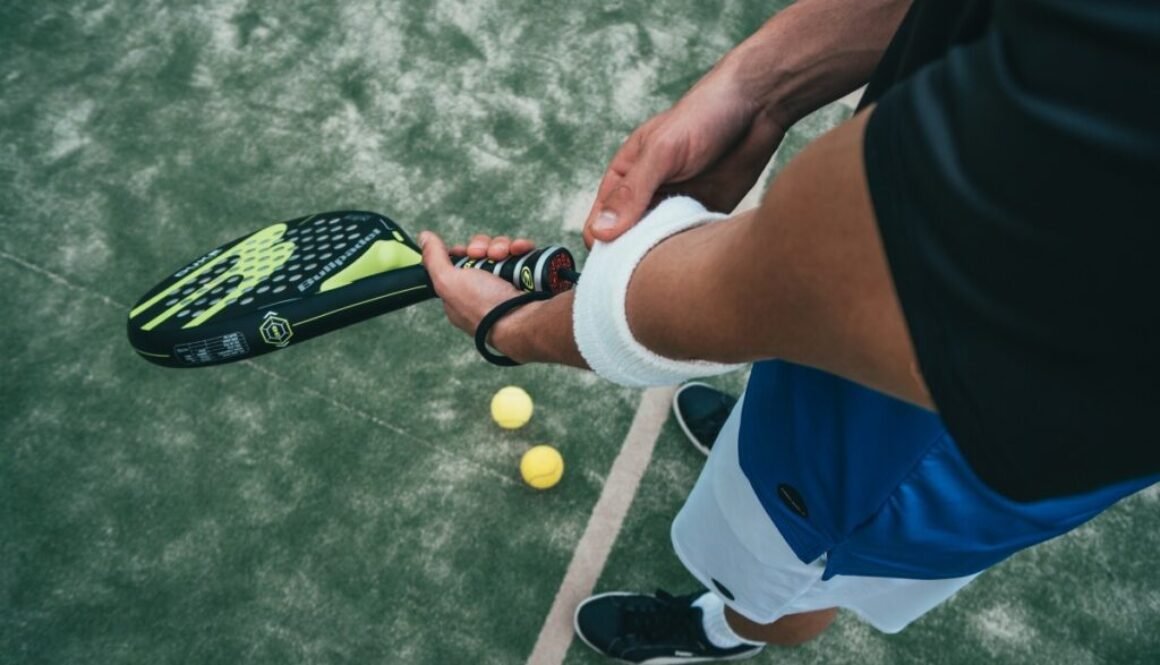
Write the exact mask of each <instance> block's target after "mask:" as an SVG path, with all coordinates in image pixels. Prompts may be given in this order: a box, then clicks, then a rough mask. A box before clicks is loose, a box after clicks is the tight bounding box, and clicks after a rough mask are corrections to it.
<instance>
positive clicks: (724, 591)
mask: <svg viewBox="0 0 1160 665" xmlns="http://www.w3.org/2000/svg"><path fill="white" fill-rule="evenodd" d="M709 579H711V580H713V586H715V587H717V592H718V593H720V594H721V595H722V596H725V597H726V598H728V599H729V600H737V599H736V598H734V597H733V592H732V591H730V590H729V587H727V586H725V585H724V584H721V583H720V582H718V581H717V580H716V579H714V578H712V577H710V578H709Z"/></svg>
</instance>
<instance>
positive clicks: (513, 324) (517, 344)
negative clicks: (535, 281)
mask: <svg viewBox="0 0 1160 665" xmlns="http://www.w3.org/2000/svg"><path fill="white" fill-rule="evenodd" d="M543 306H544V302H542V301H541V302H530V303H528V304H526V305H523V306H522V307H519V308H517V309H515V310H512V311H511V312H509V313H508V314H507V315H506V316H504V317H503V318H501V319H500V320H499V321H496V322H495V325H494V326H492V328H491V334H490V335H489V336H488V344H489V345H490V346H491V348H493V349H495V350H496V351H499V352H500V353H502V354H503V355H505V356H507V357H509V358H511V359H512V360H515V361H516V362H518V363H520V364H524V363H528V362H533V361H535V360H538V358H537V356H536V354H535V349H534V343H535V335H531V334H528V331H530V330H532V325H531V322H532V321H534V320H535V318H536V314H535V313H536V310H537V309H539V308H541V307H543Z"/></svg>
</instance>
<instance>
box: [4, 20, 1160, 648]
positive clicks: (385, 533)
mask: <svg viewBox="0 0 1160 665" xmlns="http://www.w3.org/2000/svg"><path fill="white" fill-rule="evenodd" d="M784 4H786V3H785V2H774V3H758V2H752V1H748V0H746V1H741V0H738V1H726V2H719V3H702V2H694V1H693V0H657V1H655V2H650V3H635V2H615V1H608V2H590V1H587V0H580V1H577V2H571V3H566V4H559V5H546V4H543V3H537V2H527V1H517V2H499V1H497V0H478V1H473V2H468V1H466V0H464V1H462V2H443V1H439V2H435V1H430V2H428V1H418V0H416V1H413V2H408V1H402V0H399V1H394V2H390V1H385V0H352V1H349V2H340V3H317V2H303V1H301V0H290V1H284V2H273V1H265V2H261V1H254V0H207V1H205V2H199V3H179V2H174V1H168V2H163V1H160V0H153V1H149V0H108V1H105V0H74V1H71V2H70V1H61V2H43V3H5V4H4V6H3V7H0V225H2V226H0V230H2V232H0V279H2V280H3V284H4V285H5V288H4V289H3V290H2V291H0V311H2V313H3V321H4V325H3V326H0V344H2V347H0V348H3V350H4V353H3V355H2V356H0V663H5V664H8V663H11V664H21V665H22V664H25V663H28V664H32V663H59V664H69V665H72V664H74V663H93V664H97V663H101V664H103V663H149V664H158V663H255V664H269V665H275V664H277V665H287V664H292V663H408V664H410V663H415V664H430V665H435V664H443V663H496V664H519V663H524V662H526V661H527V659H528V657H529V654H531V653H532V649H533V646H534V645H535V643H536V640H537V636H538V635H539V634H540V631H541V627H542V626H543V625H544V621H545V617H547V616H548V613H549V609H550V608H551V606H552V602H553V599H554V598H555V597H556V594H557V592H558V590H559V588H560V585H561V582H562V580H563V579H564V576H565V571H566V570H567V569H568V566H569V563H570V562H571V561H572V560H573V556H574V553H575V551H576V548H577V545H578V543H579V542H580V540H581V536H582V534H584V532H585V529H586V527H587V525H588V523H589V517H590V515H591V514H592V512H593V510H594V507H595V506H596V504H597V501H598V499H599V497H600V496H601V493H602V491H603V490H604V489H605V480H606V479H607V478H609V477H610V472H611V470H612V464H613V460H614V459H616V457H617V454H618V452H619V451H620V449H621V445H622V443H623V442H624V439H625V436H626V434H627V432H628V430H629V426H630V424H631V423H632V422H633V418H634V415H635V414H636V410H637V407H638V403H639V401H640V393H639V392H637V391H631V390H627V389H620V388H616V387H613V386H610V385H607V384H604V383H602V382H600V381H599V380H597V379H595V378H594V377H592V376H590V375H586V374H583V373H579V372H574V371H570V370H564V369H555V368H545V367H527V368H518V369H512V370H499V369H495V368H492V367H490V366H488V365H487V364H485V363H484V362H483V361H482V360H481V359H479V358H478V357H477V356H476V355H475V352H474V350H473V349H472V347H471V344H470V343H469V341H468V340H467V338H466V337H464V336H462V335H460V334H459V333H458V332H456V331H454V330H452V329H451V328H450V327H449V326H448V325H446V323H445V322H444V321H443V319H442V313H441V309H440V307H439V306H438V304H437V303H426V304H424V305H421V306H418V307H415V308H412V309H410V310H407V311H404V312H400V313H397V314H395V315H392V316H389V317H384V318H382V319H379V320H376V321H372V322H368V323H365V324H363V325H361V326H358V327H355V328H351V329H348V330H346V331H343V332H340V333H337V334H334V335H331V336H329V337H326V338H324V339H319V340H314V341H311V342H308V343H307V344H304V345H302V346H299V347H296V348H294V349H291V350H288V351H287V352H285V353H278V354H273V355H269V356H265V357H262V358H259V359H256V360H254V361H252V362H248V363H244V364H238V365H232V366H225V367H220V368H215V369H204V370H196V371H179V370H166V369H161V368H158V367H155V366H152V365H149V364H147V363H145V362H144V361H142V360H141V359H139V358H137V357H136V356H135V355H134V354H133V352H132V351H131V350H130V348H129V346H128V345H127V343H126V341H125V335H124V325H125V317H126V314H127V311H128V308H129V306H130V305H131V304H132V303H133V301H135V300H136V298H137V297H138V296H139V295H140V294H141V293H142V292H143V291H144V290H145V289H146V288H148V287H149V286H151V285H152V284H153V283H154V282H155V281H156V280H157V279H158V278H160V277H161V276H163V275H164V274H166V273H167V272H168V271H170V270H172V269H175V268H177V267H179V266H180V265H181V264H182V263H183V262H184V261H186V260H188V259H190V258H193V257H194V256H196V255H198V254H199V253H200V252H201V251H202V250H204V249H207V248H209V247H213V246H215V245H217V244H220V243H221V242H224V241H226V240H229V239H231V238H234V237H237V236H239V235H241V234H243V233H247V232H250V231H252V230H254V229H256V228H258V227H260V226H261V225H263V224H266V223H269V222H272V221H275V220H280V219H289V218H292V217H296V216H299V215H302V214H305V213H308V212H315V211H322V210H331V209H341V208H364V209H370V210H377V211H380V212H383V213H386V214H388V215H390V216H391V217H393V218H394V219H396V220H397V221H398V222H400V223H401V224H403V225H404V227H406V228H407V229H409V230H411V231H412V232H415V233H417V232H418V231H419V230H421V229H424V228H427V229H432V230H435V231H438V232H441V233H443V234H445V235H446V236H448V237H449V238H450V239H455V240H463V239H465V238H466V237H467V236H468V234H470V233H472V232H474V231H477V230H480V231H490V232H504V233H511V234H523V235H528V236H531V237H533V238H536V239H537V240H540V241H545V242H547V241H557V242H562V243H564V244H566V245H568V246H570V247H573V248H575V249H580V248H581V247H582V243H581V241H580V237H579V233H578V228H579V223H580V222H581V221H582V217H583V215H584V214H585V213H586V212H587V205H588V203H589V202H590V197H591V192H592V191H593V189H594V187H595V184H596V181H597V179H598V178H599V175H600V173H601V171H602V169H603V167H604V165H605V163H606V160H607V159H608V158H609V157H610V156H611V154H612V152H613V151H614V150H615V148H616V147H617V145H618V144H619V141H620V140H621V139H622V138H623V137H624V136H625V135H626V134H627V133H628V132H629V131H630V130H631V129H632V128H633V127H634V126H636V125H637V124H638V123H639V122H641V121H643V120H644V119H645V118H647V117H648V116H649V115H650V114H652V113H655V112H657V111H660V110H662V109H664V108H666V107H667V106H668V105H669V104H671V103H672V102H673V101H674V100H675V99H676V98H677V97H678V96H679V95H680V93H681V92H682V91H683V90H685V89H686V88H687V87H688V86H689V85H691V84H692V83H693V82H694V81H695V80H696V79H697V78H698V76H699V75H700V74H701V73H702V72H703V71H705V70H706V69H707V68H708V67H709V66H711V64H712V63H713V62H714V61H715V59H716V58H717V57H719V56H720V55H721V54H722V53H724V52H725V51H726V50H727V49H728V48H729V47H730V46H731V45H732V44H734V43H736V42H737V41H739V40H741V39H742V38H744V36H746V35H747V34H748V33H749V32H751V31H752V30H754V29H755V28H756V27H757V26H758V25H759V24H760V23H761V21H762V20H763V19H764V18H766V17H767V15H769V14H771V13H772V12H773V11H774V10H775V9H776V8H777V7H780V6H783V5H784ZM849 113H850V111H849V108H848V107H847V106H844V105H841V104H838V105H834V106H832V107H829V108H827V109H824V110H823V111H821V112H819V113H818V114H815V115H814V116H812V117H811V118H809V119H808V120H807V121H805V122H803V123H802V125H801V126H800V127H799V128H798V129H797V130H795V132H794V133H793V134H791V136H790V137H789V139H788V140H787V142H786V144H785V146H784V147H783V150H782V153H781V154H780V156H779V158H778V164H781V163H784V160H785V159H787V158H788V157H789V156H790V155H792V154H793V153H794V152H795V151H797V150H799V149H800V148H801V146H802V145H804V144H805V143H806V142H807V141H808V140H809V139H810V138H812V137H813V136H816V135H817V134H819V133H820V132H822V131H824V130H825V129H826V128H828V127H830V126H832V125H834V124H835V123H837V122H840V121H841V120H842V119H843V118H844V117H846V116H848V114H849ZM775 177H776V176H775ZM743 378H744V377H742V376H728V377H723V378H722V379H720V383H721V384H722V385H726V386H729V387H730V388H732V389H739V388H740V386H741V385H742V382H743ZM508 383H517V384H520V385H522V386H524V387H525V388H527V389H528V391H529V392H530V393H531V394H532V395H533V396H534V397H535V399H536V409H537V410H536V415H535V417H534V418H533V420H532V423H531V424H530V425H529V426H528V427H527V428H525V429H522V430H519V431H516V432H511V433H509V432H504V431H501V430H499V429H498V428H497V427H495V426H494V425H492V424H491V422H490V421H489V419H488V417H487V403H488V399H489V398H490V396H491V394H492V393H493V392H494V391H495V390H497V389H498V388H500V387H502V386H503V385H506V384H508ZM544 442H551V443H553V444H554V445H556V446H557V447H558V448H559V449H560V450H561V451H562V452H563V454H564V456H565V459H566V463H567V472H566V474H565V477H564V480H563V482H562V483H561V484H560V486H558V487H557V488H555V489H553V490H551V491H549V492H543V493H537V492H535V491H533V490H530V489H528V488H526V487H524V486H523V485H522V484H521V483H520V482H519V479H518V473H517V470H516V467H517V463H518V459H519V455H520V454H521V453H522V452H523V451H524V450H525V449H527V448H528V447H529V446H531V445H534V444H537V443H544ZM701 461H702V459H701V458H700V457H699V456H698V454H697V453H695V452H694V451H693V450H692V449H691V448H689V447H688V446H687V445H686V444H685V443H684V441H683V438H682V436H681V434H680V432H679V429H678V428H677V427H676V426H675V425H674V424H673V423H672V422H669V423H667V424H665V425H664V426H663V427H662V428H661V431H660V436H659V438H658V439H657V440H656V447H655V451H654V453H653V455H652V459H651V462H650V463H649V464H648V467H647V471H646V472H645V473H644V476H643V479H642V481H641V484H640V487H639V489H638V490H637V492H636V495H635V500H633V501H632V503H631V506H630V507H629V508H628V511H627V517H626V519H625V521H624V524H623V527H622V529H621V530H620V532H619V536H618V537H617V538H616V540H615V543H614V544H613V546H612V550H611V554H610V556H609V558H608V561H607V564H606V566H604V568H603V572H602V573H601V574H600V575H599V577H598V578H597V580H596V588H597V590H612V589H617V588H625V587H628V588H635V589H644V590H652V589H653V588H656V587H658V586H659V587H664V588H667V589H669V590H670V591H674V592H683V591H687V590H689V589H691V588H692V587H691V584H692V582H691V579H690V578H689V577H687V576H686V575H685V574H684V572H683V571H682V570H681V568H680V565H679V564H678V562H677V561H676V558H675V556H674V555H673V554H672V553H671V550H670V549H669V546H668V536H667V529H668V523H669V520H670V519H671V518H672V516H673V515H674V513H675V512H676V510H677V509H678V507H679V505H680V503H681V500H682V498H683V496H684V494H685V493H686V492H687V491H688V489H689V487H690V486H691V484H692V483H693V481H694V479H695V478H696V474H697V472H698V469H699V467H700V464H701ZM1158 515H1160V492H1158V491H1157V488H1152V489H1151V490H1149V491H1147V492H1144V493H1143V494H1142V495H1140V496H1137V497H1134V498H1133V499H1131V500H1128V501H1126V502H1124V503H1123V504H1122V505H1120V506H1118V507H1117V508H1116V509H1114V510H1112V511H1111V512H1109V513H1108V514H1106V515H1104V516H1103V517H1101V518H1099V519H1097V520H1096V521H1094V522H1093V523H1091V524H1090V525H1088V526H1085V527H1084V528H1082V529H1081V530H1079V531H1078V532H1076V533H1074V534H1072V535H1070V536H1067V537H1064V538H1061V539H1059V540H1056V541H1054V542H1052V543H1049V544H1047V545H1045V546H1043V547H1040V548H1038V549H1036V550H1033V551H1031V552H1026V553H1024V554H1022V555H1019V556H1017V557H1015V558H1014V559H1013V560H1011V561H1010V562H1008V563H1006V564H1004V565H1002V566H1000V567H999V568H998V569H996V570H994V571H992V572H990V573H988V574H987V575H985V576H984V577H983V578H981V579H980V580H979V581H978V582H977V583H976V584H974V585H973V586H971V587H969V588H968V589H967V590H966V591H964V592H963V593H961V594H960V595H959V596H957V597H956V598H954V599H953V600H952V601H951V602H950V603H949V604H947V605H946V606H944V607H942V608H940V609H938V610H937V611H935V612H934V613H932V614H931V615H929V616H928V617H927V618H925V619H924V620H923V621H921V622H920V623H918V624H917V625H915V626H914V627H912V628H911V629H909V630H908V631H906V632H904V633H903V634H901V635H898V636H892V637H887V636H883V635H880V634H877V633H875V632H873V631H872V630H870V629H868V628H866V627H864V626H863V625H861V624H860V623H858V622H857V621H856V620H854V619H852V618H851V617H848V616H843V617H842V618H841V619H840V620H839V622H838V624H837V626H836V627H835V628H834V629H833V630H832V631H831V632H830V633H829V634H827V635H826V636H825V637H824V638H822V639H821V640H819V641H817V642H816V643H814V644H811V645H809V646H807V647H805V648H802V649H799V650H795V651H777V652H770V653H767V654H765V655H763V656H762V657H760V658H758V659H757V660H756V661H753V662H759V663H832V664H839V663H858V664H864V663H955V664H958V663H964V664H965V663H977V662H989V663H993V664H995V665H998V664H1005V663H1027V662H1044V663H1061V664H1062V663H1068V664H1071V663H1074V664H1080V663H1155V662H1160V573H1158V572H1157V570H1156V568H1155V566H1154V565H1152V564H1151V561H1152V559H1153V558H1154V556H1155V553H1156V551H1157V550H1158V549H1160V529H1157V526H1158V525H1160V518H1158ZM563 662H565V663H569V664H570V665H578V664H581V663H592V664H595V663H599V662H602V661H601V659H599V658H598V657H596V656H595V655H594V654H592V653H591V652H589V651H588V650H587V649H586V647H584V646H583V645H580V644H578V643H574V644H572V646H571V648H570V649H569V650H568V651H567V654H566V656H565V658H564V661H563ZM545 665H556V663H546V664H545Z"/></svg>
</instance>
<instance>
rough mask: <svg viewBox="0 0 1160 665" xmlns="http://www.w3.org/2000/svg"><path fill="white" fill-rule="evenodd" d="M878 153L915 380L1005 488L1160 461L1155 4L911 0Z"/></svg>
mask: <svg viewBox="0 0 1160 665" xmlns="http://www.w3.org/2000/svg"><path fill="white" fill-rule="evenodd" d="M870 102H874V103H876V104H877V108H876V109H875V110H874V113H873V115H872V116H871V119H870V122H869V124H868V126H867V130H866V137H865V165H866V172H867V177H868V180H869V185H870V193H871V197H872V199H873V202H874V208H875V213H876V217H877V220H878V226H879V229H880V233H881V236H882V240H883V243H884V246H885V249H886V255H887V258H888V261H889V263H890V268H891V272H892V273H893V277H894V282H895V286H896V288H897V291H898V296H899V299H900V301H901V303H902V308H903V311H904V313H905V316H906V320H907V325H908V327H909V329H910V333H911V336H912V337H913V339H914V343H915V349H916V353H917V355H918V360H919V364H920V365H921V368H922V372H923V376H924V377H925V379H926V382H927V384H928V386H929V388H930V391H931V395H932V397H933V399H934V401H935V404H936V405H937V407H938V409H939V413H940V415H941V416H942V418H943V421H944V422H945V423H946V425H947V428H948V429H949V430H950V432H951V434H952V436H954V438H955V440H956V442H957V443H958V445H959V447H960V448H961V450H962V451H963V453H964V455H965V456H966V458H967V460H968V461H969V462H970V464H971V466H972V468H973V469H974V470H975V472H976V473H977V474H978V475H979V476H980V477H981V478H982V479H983V480H984V481H985V482H986V483H987V484H988V485H990V486H991V487H992V488H994V489H996V490H998V491H999V492H1000V493H1002V494H1004V495H1006V496H1008V497H1010V498H1013V499H1016V500H1019V501H1031V500H1036V499H1043V498H1048V497H1053V496H1062V495H1068V494H1076V493H1079V492H1083V491H1087V490H1091V489H1094V488H1097V487H1101V486H1105V485H1108V484H1112V483H1115V482H1117V481H1120V480H1126V479H1129V478H1136V477H1141V476H1144V475H1149V474H1153V473H1157V472H1160V436H1158V435H1157V430H1156V426H1155V424H1154V422H1153V421H1155V420H1157V419H1160V294H1158V293H1157V288H1158V287H1160V3H1156V2H1152V1H1148V0H1137V1H1130V0H1099V1H1096V0H996V1H993V2H988V1H976V2H967V1H958V2H952V1H950V0H930V1H929V2H924V1H922V0H918V1H917V2H916V3H915V5H914V6H913V7H912V8H911V11H910V13H909V14H908V15H907V18H906V19H905V20H904V22H903V24H902V27H901V28H900V30H899V32H898V34H897V35H896V36H895V38H894V40H893V42H892V43H891V45H890V47H889V49H888V50H887V52H886V54H885V55H884V57H883V60H882V62H881V64H880V66H879V68H878V71H877V72H876V74H875V76H874V79H873V81H872V82H871V84H870V86H869V87H868V89H867V94H866V98H865V100H864V101H863V104H868V103H870Z"/></svg>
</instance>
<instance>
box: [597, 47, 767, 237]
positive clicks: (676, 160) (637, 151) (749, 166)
mask: <svg viewBox="0 0 1160 665" xmlns="http://www.w3.org/2000/svg"><path fill="white" fill-rule="evenodd" d="M784 135H785V128H783V127H782V126H781V125H780V124H779V123H778V122H777V121H776V120H775V119H774V118H773V116H772V115H771V114H770V113H768V112H766V110H765V108H764V107H763V106H762V104H761V102H760V100H759V99H758V98H757V95H756V94H755V93H754V92H753V91H752V90H746V89H745V88H744V86H743V85H742V84H741V82H740V81H739V80H738V79H737V77H736V75H735V66H734V65H733V63H731V62H727V61H722V62H721V63H720V64H718V66H717V67H715V68H714V69H713V71H711V72H709V74H707V75H706V76H705V77H704V78H703V79H701V81H700V82H698V83H697V85H695V86H693V88H692V90H690V91H689V92H688V93H686V94H685V96H684V97H683V98H682V99H681V100H680V101H679V102H677V104H676V105H675V106H673V107H672V108H671V109H669V110H667V111H664V112H663V113H660V114H659V115H656V116H654V117H653V118H652V119H650V120H648V121H647V122H645V123H644V124H643V125H641V126H640V127H639V128H637V130H636V131H634V132H633V133H632V134H631V135H630V136H629V137H628V139H627V140H626V141H625V142H624V145H622V146H621V148H620V150H619V151H617V153H616V155H615V156H614V157H613V158H612V162H611V163H610V164H609V167H608V170H607V172H605V174H604V178H603V180H602V181H601V183H600V189H599V190H598V192H597V195H596V202H595V204H594V205H593V206H592V210H591V212H589V213H588V219H587V221H586V222H585V224H584V243H585V244H586V245H587V246H588V247H589V248H591V247H592V243H593V242H594V241H595V240H600V241H603V242H610V241H612V240H614V239H616V238H618V237H619V236H620V235H621V234H622V233H624V232H625V231H627V230H628V229H630V228H632V226H633V225H635V224H636V223H637V222H638V221H639V220H640V218H641V216H642V215H644V213H645V211H647V210H648V209H649V208H650V207H652V206H653V205H655V204H656V203H658V202H659V199H660V198H663V197H665V196H670V195H676V194H685V195H688V196H692V197H693V198H695V199H697V200H698V201H700V202H701V203H703V204H704V205H705V206H706V207H707V208H709V209H710V210H716V211H723V212H728V211H730V210H732V209H733V208H734V207H735V206H736V205H737V204H738V202H740V201H741V199H742V198H743V197H744V196H745V194H746V192H748V191H749V189H750V188H751V187H753V184H754V183H755V182H757V178H758V177H759V176H760V175H761V171H762V169H764V168H765V165H766V163H767V162H768V161H769V158H770V157H771V156H772V155H773V152H774V150H776V149H777V146H778V144H779V143H781V139H782V137H783V136H784Z"/></svg>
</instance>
